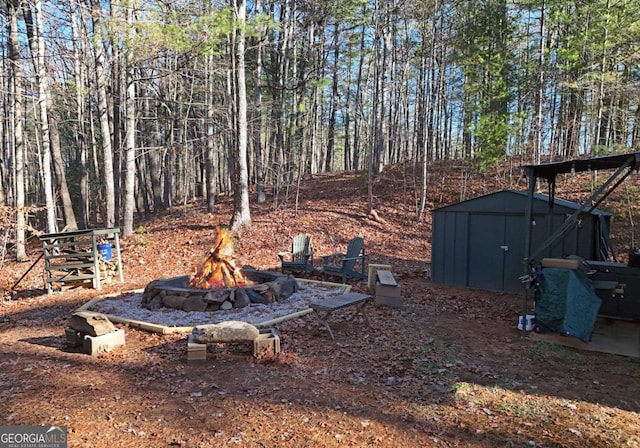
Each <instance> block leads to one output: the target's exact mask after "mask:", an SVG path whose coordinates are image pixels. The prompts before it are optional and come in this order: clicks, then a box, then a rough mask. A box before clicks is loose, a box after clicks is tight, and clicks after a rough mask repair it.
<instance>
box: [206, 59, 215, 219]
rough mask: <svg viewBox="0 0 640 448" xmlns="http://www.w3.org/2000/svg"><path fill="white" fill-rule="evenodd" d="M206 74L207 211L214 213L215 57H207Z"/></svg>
mask: <svg viewBox="0 0 640 448" xmlns="http://www.w3.org/2000/svg"><path fill="white" fill-rule="evenodd" d="M205 73H206V75H205V76H206V87H205V88H206V98H207V100H206V106H205V107H206V114H207V124H206V126H207V142H206V145H205V148H206V149H205V172H206V181H205V182H206V197H207V211H208V212H209V213H213V212H214V211H215V207H216V182H215V179H216V173H215V142H214V136H215V126H214V123H213V119H214V116H215V114H214V108H213V103H214V100H213V98H214V88H213V56H212V55H207V56H205Z"/></svg>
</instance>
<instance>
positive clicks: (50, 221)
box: [23, 0, 57, 233]
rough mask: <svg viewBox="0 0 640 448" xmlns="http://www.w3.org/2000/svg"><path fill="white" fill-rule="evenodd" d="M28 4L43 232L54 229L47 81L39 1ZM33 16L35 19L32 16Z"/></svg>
mask: <svg viewBox="0 0 640 448" xmlns="http://www.w3.org/2000/svg"><path fill="white" fill-rule="evenodd" d="M30 8H31V5H27V6H25V7H24V9H23V12H24V17H25V22H26V24H27V35H28V39H29V48H30V49H31V57H32V60H33V66H34V69H35V71H36V82H37V84H38V118H39V120H40V129H41V131H42V173H43V188H44V195H45V203H46V211H47V231H48V232H49V233H55V232H57V225H56V224H57V223H56V208H55V207H56V205H55V200H54V198H53V174H52V172H51V134H50V128H49V115H48V110H47V105H48V104H49V99H48V98H49V95H50V92H49V83H48V76H47V72H46V63H45V43H44V36H43V29H44V26H43V23H42V22H43V18H42V2H41V1H40V0H36V1H35V2H34V3H33V8H34V10H33V11H31V9H30ZM34 16H35V18H34Z"/></svg>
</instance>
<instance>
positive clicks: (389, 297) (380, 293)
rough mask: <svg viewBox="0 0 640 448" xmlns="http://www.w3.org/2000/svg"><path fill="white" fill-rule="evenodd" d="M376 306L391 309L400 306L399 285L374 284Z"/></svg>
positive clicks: (400, 293) (400, 291)
mask: <svg viewBox="0 0 640 448" xmlns="http://www.w3.org/2000/svg"><path fill="white" fill-rule="evenodd" d="M375 304H376V306H380V305H384V306H390V307H393V308H400V307H401V306H402V289H401V287H400V285H396V286H390V285H381V284H380V283H378V284H376V300H375Z"/></svg>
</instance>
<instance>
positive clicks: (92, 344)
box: [83, 328, 124, 356]
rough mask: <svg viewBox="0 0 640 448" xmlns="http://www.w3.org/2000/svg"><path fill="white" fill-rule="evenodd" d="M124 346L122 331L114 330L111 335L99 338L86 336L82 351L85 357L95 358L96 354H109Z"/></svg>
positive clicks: (119, 329)
mask: <svg viewBox="0 0 640 448" xmlns="http://www.w3.org/2000/svg"><path fill="white" fill-rule="evenodd" d="M123 345H124V330H123V329H121V328H118V329H116V331H114V332H113V333H108V334H103V335H100V336H90V335H86V336H85V337H84V341H83V349H84V352H85V353H86V354H87V355H91V356H95V355H97V354H98V353H104V352H110V351H112V350H113V349H115V348H117V347H121V346H123Z"/></svg>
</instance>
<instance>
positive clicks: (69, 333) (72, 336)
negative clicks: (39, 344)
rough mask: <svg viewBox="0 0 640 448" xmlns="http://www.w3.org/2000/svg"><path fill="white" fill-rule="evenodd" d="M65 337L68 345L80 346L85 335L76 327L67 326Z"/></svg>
mask: <svg viewBox="0 0 640 448" xmlns="http://www.w3.org/2000/svg"><path fill="white" fill-rule="evenodd" d="M64 337H65V340H66V342H67V347H80V346H81V345H82V339H83V335H82V334H81V333H80V332H79V331H78V330H76V329H75V328H71V327H69V328H65V329H64Z"/></svg>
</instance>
